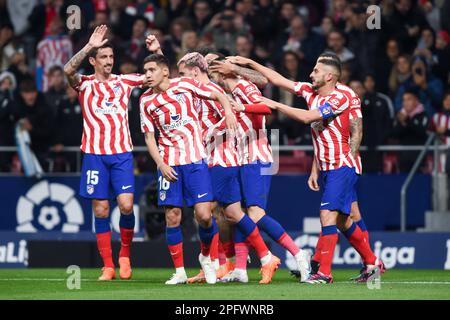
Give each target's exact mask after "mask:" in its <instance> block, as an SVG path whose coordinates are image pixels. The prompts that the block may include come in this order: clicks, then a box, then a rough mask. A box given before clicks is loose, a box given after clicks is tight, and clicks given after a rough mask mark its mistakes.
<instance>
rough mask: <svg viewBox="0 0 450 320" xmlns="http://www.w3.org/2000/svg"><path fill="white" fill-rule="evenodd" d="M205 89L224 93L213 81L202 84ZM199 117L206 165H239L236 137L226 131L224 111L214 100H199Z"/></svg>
mask: <svg viewBox="0 0 450 320" xmlns="http://www.w3.org/2000/svg"><path fill="white" fill-rule="evenodd" d="M204 86H205V89H208V90H210V91H212V92H219V93H221V94H223V95H226V93H225V91H224V90H223V89H222V88H221V87H220V86H218V85H217V84H215V83H213V82H211V81H210V82H209V83H207V84H205V85H204ZM199 119H200V124H201V127H202V135H203V140H204V142H205V146H206V154H207V158H208V166H209V167H214V166H221V167H235V166H238V165H239V154H238V152H237V148H236V147H237V146H236V137H235V136H234V135H231V134H227V133H226V121H225V111H224V109H223V107H222V106H221V105H220V103H219V102H217V101H214V100H200V101H199Z"/></svg>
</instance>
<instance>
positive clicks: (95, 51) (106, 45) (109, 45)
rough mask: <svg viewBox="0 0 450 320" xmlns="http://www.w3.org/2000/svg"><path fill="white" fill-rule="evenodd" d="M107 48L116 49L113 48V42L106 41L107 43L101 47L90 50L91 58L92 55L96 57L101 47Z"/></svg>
mask: <svg viewBox="0 0 450 320" xmlns="http://www.w3.org/2000/svg"><path fill="white" fill-rule="evenodd" d="M105 48H111V50H113V51H114V48H113V46H112V44H111V43H109V42H106V43H105V44H104V45H102V46H101V47H98V48H94V49H92V50H91V52H89V55H88V57H89V58H91V57H92V58H94V59H95V57H97V53H98V51H99V50H100V49H105Z"/></svg>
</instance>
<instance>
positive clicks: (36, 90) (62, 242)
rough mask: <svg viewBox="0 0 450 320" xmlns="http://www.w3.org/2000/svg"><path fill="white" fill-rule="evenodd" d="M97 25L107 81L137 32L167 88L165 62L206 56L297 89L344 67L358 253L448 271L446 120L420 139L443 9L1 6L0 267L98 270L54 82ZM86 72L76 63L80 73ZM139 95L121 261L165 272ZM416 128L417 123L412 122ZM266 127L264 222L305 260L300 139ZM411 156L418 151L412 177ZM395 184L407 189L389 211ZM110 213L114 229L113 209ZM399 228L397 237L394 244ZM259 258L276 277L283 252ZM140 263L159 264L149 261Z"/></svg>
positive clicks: (137, 44)
mask: <svg viewBox="0 0 450 320" xmlns="http://www.w3.org/2000/svg"><path fill="white" fill-rule="evenodd" d="M72 4H75V5H77V6H79V7H80V8H81V29H80V30H68V29H67V27H66V21H67V18H68V15H67V8H68V7H69V6H70V5H72ZM371 4H375V5H378V6H379V8H380V9H381V11H380V12H381V16H380V23H381V24H380V26H381V28H380V29H374V30H369V29H368V28H367V25H366V21H367V17H368V15H367V13H366V9H367V7H368V6H369V5H371ZM100 24H107V25H108V26H109V27H110V28H109V30H110V32H109V34H108V38H109V39H110V40H111V42H112V43H113V45H114V47H115V66H114V71H115V72H116V73H130V72H135V71H140V70H141V66H142V61H143V59H144V57H145V56H146V55H147V54H148V53H147V51H146V49H145V42H144V40H145V37H146V35H148V34H154V35H156V36H157V37H158V39H159V41H160V43H161V44H162V45H163V51H164V52H165V54H166V55H167V56H168V57H169V59H170V61H172V62H173V67H172V69H173V72H172V76H176V66H175V62H176V61H177V59H178V58H180V57H181V56H183V55H184V54H185V53H186V52H189V51H192V50H195V49H196V48H200V47H205V46H208V47H213V48H215V49H217V50H219V51H221V52H224V53H225V54H227V55H241V56H247V57H251V58H252V59H255V60H257V61H259V62H261V63H263V64H265V65H267V66H270V67H273V68H275V69H276V70H278V71H280V72H281V73H282V74H283V75H284V76H286V77H288V78H290V79H293V80H303V81H307V80H308V75H309V73H310V71H311V69H312V66H313V65H314V62H315V60H316V58H317V57H318V55H319V54H320V53H321V52H323V51H324V50H330V51H333V52H335V53H337V54H338V55H339V56H340V58H341V59H342V61H343V70H344V72H343V77H342V79H341V82H343V83H346V84H350V85H352V86H353V87H355V88H358V89H359V91H358V94H360V96H361V100H362V102H363V105H362V112H363V116H364V138H363V143H362V144H363V146H364V148H363V151H362V156H363V166H364V175H363V177H362V178H361V179H360V184H359V191H360V206H361V209H362V213H363V216H364V218H365V221H366V224H367V226H368V228H369V230H370V231H372V233H371V242H372V245H373V246H375V248H376V250H378V252H379V254H380V255H381V257H382V258H383V260H385V262H388V267H390V268H427V269H447V270H448V269H450V233H448V232H450V222H449V220H450V218H449V217H450V213H449V212H448V187H447V185H448V183H447V176H446V168H445V164H444V159H445V158H446V153H448V148H447V147H446V146H447V145H449V144H450V143H449V141H450V138H449V137H448V136H449V128H450V122H449V121H447V125H448V126H449V127H448V128H447V130H446V131H445V130H444V131H440V130H439V129H440V127H439V126H436V125H433V117H436V116H435V115H436V114H439V113H440V112H445V109H447V115H448V114H449V112H450V111H449V110H450V102H449V101H448V100H449V95H448V89H449V83H450V77H449V68H450V67H449V66H450V46H449V44H450V34H449V31H450V1H444V0H435V1H426V0H425V1H423V0H419V1H415V0H396V1H394V0H385V1H376V0H375V1H350V0H348V1H346V0H298V1H271V0H259V1H258V0H241V1H233V0H229V1H214V0H211V1H204V0H203V1H202V0H198V1H182V0H172V1H151V0H136V1H125V0H124V1H121V0H108V1H106V0H79V1H62V0H59V1H58V0H47V1H37V0H31V1H21V0H14V1H10V0H0V71H1V74H0V171H1V174H0V203H1V209H0V268H10V267H21V268H24V267H33V266H35V267H66V266H67V265H69V264H78V265H80V266H85V267H98V266H99V265H100V264H99V257H97V256H96V255H95V247H92V246H93V241H94V239H95V237H94V235H93V233H92V212H91V208H90V204H89V202H88V201H86V200H84V199H81V198H80V197H79V196H78V195H77V190H78V183H79V175H78V173H77V172H78V171H79V163H80V157H81V155H80V153H79V151H78V150H79V142H80V140H81V130H82V129H81V128H82V117H81V110H80V107H79V104H78V101H77V100H76V96H75V95H74V93H73V91H72V90H71V89H66V85H65V80H64V76H63V73H62V72H61V66H62V65H63V64H64V63H65V62H66V61H67V60H68V59H69V58H70V57H71V56H72V55H73V54H74V53H76V52H77V51H78V50H79V49H80V48H81V47H82V46H83V45H84V44H85V43H86V41H87V39H88V37H89V35H90V33H91V31H92V30H93V28H94V27H95V26H97V25H100ZM90 72H92V70H91V69H90V67H89V65H88V64H87V63H85V64H84V65H83V67H82V70H81V73H85V74H88V73H90ZM410 89H412V90H414V91H415V92H416V94H417V96H418V101H419V103H420V105H421V106H422V107H417V113H415V114H414V115H412V116H411V121H409V122H408V123H409V124H408V125H405V124H404V121H403V119H401V116H399V114H400V113H401V110H402V107H403V106H402V95H403V93H404V92H405V91H407V90H410ZM262 90H263V93H264V94H265V95H266V96H268V97H272V98H274V99H276V100H280V101H283V102H284V103H286V104H289V105H292V106H295V107H299V108H305V107H306V105H305V102H304V101H303V100H302V99H300V98H297V97H294V96H292V95H291V94H289V93H287V92H284V91H280V90H278V89H277V88H274V87H272V86H270V85H267V86H266V87H265V88H263V89H262ZM30 95H31V96H32V97H31V98H30ZM139 95H140V92H139V89H136V90H135V92H134V93H133V95H132V99H131V102H130V106H129V113H130V114H129V117H130V129H131V134H132V139H133V143H134V145H135V147H136V148H135V173H136V178H137V180H136V196H135V212H136V214H139V217H140V219H139V223H138V224H137V226H136V232H137V240H138V241H140V240H141V241H142V243H139V244H136V248H135V250H134V251H133V257H136V260H138V262H137V263H138V266H145V267H147V266H154V267H170V266H171V265H170V260H169V255H168V253H167V252H166V248H165V243H164V241H163V240H162V236H163V228H162V227H163V221H164V220H163V213H162V211H161V210H160V209H158V208H156V207H155V206H154V202H155V189H156V187H155V184H154V174H155V166H154V163H153V161H151V160H150V159H149V156H148V154H147V152H146V151H145V147H144V145H145V143H144V140H143V136H142V135H141V133H140V130H139V108H138V98H139ZM446 100H447V102H446ZM445 105H447V107H445ZM419 116H421V117H422V118H421V119H425V123H423V122H420V123H418V121H415V119H414V117H419ZM449 117H450V116H449ZM267 123H268V127H269V129H278V130H279V131H278V132H279V148H275V149H276V150H278V151H279V164H280V170H279V174H278V175H277V176H275V177H274V179H273V183H272V189H271V195H270V199H269V210H268V212H269V213H270V214H272V215H273V216H274V217H276V218H277V219H278V221H280V222H281V224H282V225H284V227H285V228H286V229H287V230H288V231H289V233H291V234H292V235H293V236H294V237H295V238H296V239H297V242H298V244H299V245H303V246H306V247H311V248H313V247H314V245H315V241H316V240H317V237H316V233H317V232H318V231H319V229H318V219H317V217H318V208H319V202H320V195H319V194H317V193H314V192H312V191H309V189H308V188H307V184H306V181H307V177H308V173H309V169H310V166H311V161H312V157H311V150H312V149H311V147H310V146H311V137H310V134H309V128H308V127H307V126H304V125H301V124H298V123H294V122H293V121H291V120H289V119H287V118H285V117H284V116H282V115H281V114H277V113H274V114H272V115H270V116H268V119H267ZM18 129H23V130H26V131H28V132H29V134H30V138H31V147H32V149H33V151H34V153H35V155H36V156H37V159H38V161H39V163H40V166H41V167H42V169H43V174H42V175H41V174H39V173H37V174H36V173H35V174H33V173H30V172H27V170H26V166H27V165H26V164H25V163H24V162H23V159H22V161H21V158H20V157H19V155H18V152H17V151H18V147H17V145H16V140H17V139H16V136H15V134H16V131H17V130H18ZM426 142H428V144H427V145H428V146H429V149H428V151H426V152H425V151H424V152H423V159H422V160H421V161H419V162H417V164H418V166H417V170H413V171H411V170H412V169H413V164H414V162H415V161H416V159H417V158H418V156H419V155H420V152H421V151H422V150H424V145H425V143H426ZM409 178H412V180H410V179H409ZM409 180H410V181H409ZM405 182H407V183H408V182H410V184H408V186H409V187H408V189H407V196H406V206H404V207H402V202H401V189H402V187H403V186H405ZM402 208H403V210H405V209H406V211H405V212H406V215H405V217H406V219H405V220H404V221H403V223H402V218H401V212H402ZM116 211H117V210H116ZM112 212H113V213H112V216H113V218H112V220H113V221H112V223H113V227H114V228H115V229H116V230H117V222H116V221H115V217H117V212H115V211H114V206H113V208H112ZM402 227H403V231H405V232H400V231H401V229H402ZM114 228H113V229H114ZM184 228H185V230H184V231H185V235H186V236H188V237H189V236H191V240H192V241H193V242H192V244H191V245H188V246H187V251H188V252H190V251H192V252H195V250H196V248H197V247H196V246H197V243H196V242H195V241H196V238H195V236H194V235H195V224H194V223H193V221H192V212H189V210H187V211H186V215H185V218H184ZM116 236H117V234H116ZM116 239H117V237H116ZM152 240H154V241H152ZM68 247H70V248H72V249H71V251H70V253H68V252H67V250H66V249H65V248H68ZM430 247H433V250H430ZM272 248H273V250H274V252H275V253H276V254H278V255H279V256H281V257H283V258H285V259H283V260H285V261H283V266H289V257H288V256H287V255H286V253H285V252H282V251H280V249H279V248H276V247H275V246H272ZM377 248H378V249H377ZM347 249H348V246H347V244H346V243H345V241H341V242H340V248H339V249H338V250H337V254H336V256H335V260H334V262H335V264H336V266H338V267H353V268H357V267H359V260H358V259H357V258H355V253H354V252H353V251H352V250H351V249H350V250H347ZM150 250H151V251H152V252H157V256H160V257H161V258H160V259H152V258H151V257H150V256H149V255H148V252H149V251H150ZM92 252H94V254H92ZM186 256H189V254H186ZM137 257H140V258H137ZM194 260H195V259H193V260H192V261H187V264H188V266H192V267H194V266H196V262H195V261H194Z"/></svg>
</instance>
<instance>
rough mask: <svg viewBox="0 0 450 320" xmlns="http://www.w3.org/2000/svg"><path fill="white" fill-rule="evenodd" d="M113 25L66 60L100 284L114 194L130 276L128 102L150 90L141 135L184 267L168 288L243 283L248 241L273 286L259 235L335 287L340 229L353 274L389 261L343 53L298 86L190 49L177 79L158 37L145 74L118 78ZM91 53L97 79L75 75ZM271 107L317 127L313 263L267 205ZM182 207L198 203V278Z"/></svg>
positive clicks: (178, 262) (175, 255) (106, 272)
mask: <svg viewBox="0 0 450 320" xmlns="http://www.w3.org/2000/svg"><path fill="white" fill-rule="evenodd" d="M106 31H107V27H106V26H99V27H97V28H96V29H95V30H94V32H93V34H92V36H91V38H90V40H89V42H88V44H86V46H85V47H84V48H83V49H81V50H80V52H78V53H77V54H76V55H75V56H73V57H72V59H71V60H70V61H69V62H68V63H67V64H66V66H65V67H64V71H65V73H66V76H67V78H68V81H69V84H70V85H71V86H72V87H73V88H75V89H76V90H77V91H78V92H79V100H80V104H81V106H82V110H83V120H84V121H83V137H82V144H81V149H82V151H83V153H84V157H83V165H82V176H81V181H80V195H81V196H83V197H86V198H89V199H92V206H93V211H94V215H95V232H96V237H97V244H98V249H99V252H100V255H101V257H102V259H103V263H104V267H103V269H102V274H101V276H100V277H99V280H112V279H114V278H115V277H116V272H115V265H114V262H113V259H112V250H111V229H110V224H109V199H111V196H113V197H114V198H115V199H116V200H117V203H118V206H119V209H120V212H121V215H120V222H119V224H120V236H121V249H120V252H119V266H120V274H119V275H120V278H121V279H130V278H131V276H132V270H131V264H130V246H131V243H132V240H133V234H134V225H135V216H134V214H133V193H134V176H133V158H132V153H131V151H132V143H131V138H130V132H129V126H128V117H127V110H128V108H127V106H128V101H129V97H130V95H131V91H132V90H133V88H135V87H138V86H140V87H144V88H147V90H146V91H145V92H144V93H143V94H142V96H141V98H140V114H141V130H142V132H143V133H144V134H145V141H146V144H147V147H148V151H149V153H150V155H151V157H152V158H153V160H154V161H155V163H156V164H157V167H158V204H159V205H160V206H163V207H164V209H165V216H166V240H167V244H168V249H169V252H170V255H171V257H172V260H173V263H174V266H175V270H176V271H175V273H174V274H173V275H172V277H171V278H170V279H169V280H168V281H166V284H169V285H174V284H181V283H201V282H206V283H209V284H214V283H216V282H217V281H220V282H242V283H246V282H248V275H247V270H246V269H247V259H248V254H249V248H250V247H252V248H253V249H254V250H255V251H256V254H257V256H258V258H259V259H260V262H261V272H260V273H261V280H260V281H259V283H261V284H267V283H270V282H271V281H272V278H273V276H274V273H275V272H276V270H277V268H278V266H279V265H280V263H281V262H280V259H279V258H278V257H276V256H275V255H273V254H272V253H271V252H270V250H269V249H268V248H267V246H266V244H265V242H264V241H263V238H262V237H261V234H260V230H261V231H264V232H265V233H266V234H267V235H268V236H269V237H270V238H272V239H273V240H274V241H276V242H277V243H278V244H279V245H281V246H282V247H284V248H285V249H286V250H288V251H289V252H290V253H291V254H292V255H293V256H294V257H295V260H296V262H297V270H293V271H292V272H293V274H294V275H296V276H297V277H299V278H300V282H305V283H311V284H316V283H332V282H333V278H332V274H331V264H332V259H333V255H334V249H335V246H336V243H337V241H338V232H337V230H338V229H339V230H340V231H341V232H342V233H343V234H344V235H345V236H346V238H347V239H348V240H349V242H350V243H351V245H352V246H353V247H354V248H355V249H356V251H357V252H358V253H359V254H360V255H361V258H362V260H363V263H364V268H363V269H362V270H361V274H360V275H359V276H358V277H356V278H355V279H354V280H356V281H358V282H365V281H367V280H368V279H369V278H370V276H371V275H373V274H375V273H377V272H384V266H383V263H382V262H381V261H380V260H379V259H378V258H377V257H376V256H375V255H374V253H373V251H372V250H371V248H370V244H369V239H368V232H367V229H366V227H365V225H364V222H363V220H362V218H361V214H360V212H359V209H358V204H357V197H356V191H355V184H356V182H357V180H358V175H360V174H361V159H360V157H359V153H358V148H359V144H360V142H361V132H362V130H361V127H362V114H361V110H360V105H361V103H360V100H359V98H358V96H357V95H356V94H355V93H354V92H353V91H352V90H351V89H350V88H348V87H347V86H344V85H342V84H340V83H339V82H338V80H339V77H340V73H341V65H340V61H339V59H338V58H337V57H336V56H335V55H333V54H322V55H321V56H320V57H319V59H318V61H317V64H316V66H315V67H314V70H313V71H312V73H311V79H312V83H304V82H293V81H291V80H288V79H286V78H284V77H282V76H281V75H280V74H278V73H277V72H276V71H274V70H271V69H269V68H267V67H264V66H262V65H260V64H258V63H256V62H254V61H252V60H250V59H247V58H243V57H224V56H223V55H221V54H219V53H214V52H209V53H207V52H202V53H199V52H192V53H188V54H186V55H185V56H184V57H182V58H181V59H180V60H179V61H178V63H177V66H178V72H179V74H180V77H179V78H170V63H169V61H168V60H167V58H166V57H165V56H164V54H163V52H162V51H161V47H160V45H159V43H158V41H157V40H156V38H155V37H154V36H149V37H148V38H147V40H146V45H147V49H148V50H149V51H150V52H152V54H150V55H149V56H148V57H147V58H146V59H145V60H144V65H143V70H144V74H143V75H139V74H129V75H114V74H112V66H113V63H114V53H113V49H112V47H111V46H110V45H109V44H108V43H107V39H105V34H106ZM86 57H89V62H90V64H91V65H92V66H93V67H94V70H95V73H94V74H93V75H91V76H83V75H80V74H78V73H77V69H78V67H79V66H80V64H81V62H82V61H83V60H84V59H85V58H86ZM230 66H232V68H231V67H230ZM230 69H232V70H233V72H229V70H230ZM225 70H227V72H225ZM267 81H270V82H272V83H273V84H274V85H276V86H279V87H281V88H283V89H285V90H289V91H291V92H294V93H295V94H297V95H299V96H303V98H304V99H305V100H306V101H307V104H308V107H309V110H302V109H297V108H292V107H289V106H286V105H283V104H281V103H278V102H275V101H272V100H270V99H267V98H265V97H263V96H262V94H261V92H260V91H259V89H258V87H257V85H256V84H258V85H264V84H265V83H267ZM254 83H256V84H254ZM272 109H276V110H278V111H279V112H282V113H284V114H286V115H287V116H289V117H291V118H293V119H295V120H297V121H300V122H303V123H308V124H311V129H312V136H313V145H314V153H315V160H314V162H313V163H314V164H313V167H312V171H311V175H310V178H309V180H308V184H309V187H310V188H311V189H312V190H314V191H319V189H320V187H319V184H318V178H319V172H320V175H321V178H322V179H323V189H324V190H323V196H322V201H321V206H320V221H321V225H322V232H321V234H320V237H319V241H318V243H317V246H316V251H315V254H314V256H313V257H312V259H311V257H310V255H309V252H308V251H306V250H302V249H301V248H298V247H297V246H296V244H295V243H294V241H293V239H292V238H291V237H290V236H289V235H288V234H287V233H286V231H285V229H284V228H283V227H282V226H281V225H280V224H279V223H278V222H277V221H276V220H275V219H273V218H271V217H270V216H269V215H268V214H266V211H265V210H266V204H267V198H268V194H269V189H270V182H271V175H272V163H273V158H272V151H271V147H270V144H269V141H268V138H267V135H266V129H265V115H267V114H270V113H271V110H272ZM156 131H157V133H156ZM184 204H186V205H187V206H191V207H194V210H195V219H196V221H197V223H198V234H199V238H200V254H199V263H200V266H201V270H200V273H199V274H198V275H196V276H194V277H192V278H188V277H187V274H186V271H185V269H184V260H183V236H182V229H181V225H180V223H181V215H182V208H183V206H184Z"/></svg>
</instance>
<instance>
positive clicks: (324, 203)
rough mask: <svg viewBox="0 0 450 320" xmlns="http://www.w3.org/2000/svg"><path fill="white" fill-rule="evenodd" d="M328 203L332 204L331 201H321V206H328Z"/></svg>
mask: <svg viewBox="0 0 450 320" xmlns="http://www.w3.org/2000/svg"><path fill="white" fill-rule="evenodd" d="M327 204H330V203H329V202H321V203H320V206H321V207H323V206H326V205H327Z"/></svg>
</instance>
